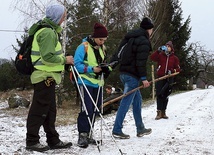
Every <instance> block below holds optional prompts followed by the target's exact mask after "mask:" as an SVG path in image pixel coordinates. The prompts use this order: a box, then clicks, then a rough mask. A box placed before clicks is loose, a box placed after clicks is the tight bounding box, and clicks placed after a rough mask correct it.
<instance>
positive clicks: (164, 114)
mask: <svg viewBox="0 0 214 155" xmlns="http://www.w3.org/2000/svg"><path fill="white" fill-rule="evenodd" d="M161 113H162V118H164V119H168V118H169V117H168V116H166V111H165V110H162V111H161Z"/></svg>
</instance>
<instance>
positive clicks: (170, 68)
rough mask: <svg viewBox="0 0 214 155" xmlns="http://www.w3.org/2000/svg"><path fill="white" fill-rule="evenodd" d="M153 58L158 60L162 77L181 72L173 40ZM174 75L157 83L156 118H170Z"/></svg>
mask: <svg viewBox="0 0 214 155" xmlns="http://www.w3.org/2000/svg"><path fill="white" fill-rule="evenodd" d="M150 58H151V60H152V61H154V62H157V76H158V77H161V76H164V75H167V74H171V73H175V72H180V63H179V59H178V57H177V56H175V55H174V48H173V44H172V41H168V42H167V43H166V45H165V46H161V47H159V48H158V50H156V51H155V52H154V53H152V54H151V56H150ZM173 81H174V79H173V77H171V78H168V79H164V80H161V81H158V82H157V83H156V96H157V97H156V98H157V116H156V117H155V119H156V120H159V119H161V118H164V119H168V116H167V115H166V108H167V104H168V101H169V99H168V96H169V95H170V94H171V92H172V85H173Z"/></svg>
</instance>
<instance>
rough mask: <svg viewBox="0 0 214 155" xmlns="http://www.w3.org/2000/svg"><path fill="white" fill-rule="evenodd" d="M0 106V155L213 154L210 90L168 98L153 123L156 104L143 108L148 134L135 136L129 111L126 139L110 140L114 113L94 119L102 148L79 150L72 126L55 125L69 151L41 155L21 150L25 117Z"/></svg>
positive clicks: (213, 94) (213, 102)
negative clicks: (163, 115) (162, 113)
mask: <svg viewBox="0 0 214 155" xmlns="http://www.w3.org/2000/svg"><path fill="white" fill-rule="evenodd" d="M6 107H7V104H6V103H4V102H3V103H0V154H1V155H11V154H17V155H18V154H20V155H22V154H26V155H28V154H36V155H37V154H38V155H40V154H41V155H43V154H63V155H64V154H71V155H96V154H101V155H119V154H121V153H124V154H127V155H175V154H177V155H212V154H214V88H210V89H204V90H193V91H189V92H186V93H181V94H177V95H171V96H170V99H169V105H168V109H167V115H168V116H169V119H168V120H164V119H161V120H155V119H154V118H155V115H156V103H154V104H152V105H150V106H146V107H143V110H142V116H143V120H144V124H145V126H146V127H148V128H152V130H153V132H152V134H150V135H147V136H144V137H141V138H138V137H136V128H135V124H134V119H133V115H132V111H131V110H130V111H129V112H128V113H127V115H126V118H125V122H124V128H123V132H124V133H126V134H130V136H131V138H130V139H126V140H119V139H113V138H112V137H111V130H112V127H113V123H114V119H115V114H114V115H109V116H104V119H100V118H99V119H98V120H97V122H96V125H95V129H94V133H95V135H94V137H95V138H96V139H102V145H100V146H99V148H100V152H99V151H98V147H97V146H96V145H90V146H89V147H88V148H86V149H82V148H79V147H78V146H77V145H76V143H77V139H78V133H77V128H76V125H70V126H59V127H57V131H58V132H59V134H60V137H61V140H63V141H71V142H72V143H73V146H72V147H71V148H70V149H63V150H49V151H47V152H45V153H38V152H29V151H26V150H25V134H26V128H25V123H26V118H21V117H18V116H17V117H11V116H10V115H8V114H7V115H5V114H4V113H3V112H2V109H4V108H6ZM40 135H41V143H43V144H45V141H46V139H45V134H44V132H43V131H42V130H41V132H40Z"/></svg>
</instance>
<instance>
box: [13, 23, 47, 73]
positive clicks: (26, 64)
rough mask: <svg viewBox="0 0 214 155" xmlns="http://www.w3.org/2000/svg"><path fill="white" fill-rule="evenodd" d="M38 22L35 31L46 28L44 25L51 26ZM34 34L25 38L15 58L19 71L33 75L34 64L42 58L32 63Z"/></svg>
mask: <svg viewBox="0 0 214 155" xmlns="http://www.w3.org/2000/svg"><path fill="white" fill-rule="evenodd" d="M36 24H37V25H38V26H37V29H36V31H35V33H36V32H37V31H38V30H39V29H41V28H44V27H49V28H51V26H49V25H42V24H41V22H40V21H39V22H37V23H36ZM35 33H34V34H35ZM34 34H32V35H29V36H28V37H27V38H26V39H25V40H24V42H23V43H22V44H21V48H20V49H19V51H18V53H17V55H16V58H15V66H16V69H17V71H18V72H19V73H21V74H24V75H31V74H32V72H33V71H34V65H35V64H36V62H37V61H39V60H40V59H41V58H39V59H38V60H36V62H34V63H32V60H31V48H32V42H33V38H34Z"/></svg>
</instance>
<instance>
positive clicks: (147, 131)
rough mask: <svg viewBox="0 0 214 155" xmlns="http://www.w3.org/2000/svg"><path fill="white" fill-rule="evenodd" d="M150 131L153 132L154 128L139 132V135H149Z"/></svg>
mask: <svg viewBox="0 0 214 155" xmlns="http://www.w3.org/2000/svg"><path fill="white" fill-rule="evenodd" d="M150 133H152V129H150V128H149V129H146V128H145V129H144V130H143V131H142V132H140V133H137V137H143V136H144V135H149V134H150Z"/></svg>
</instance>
